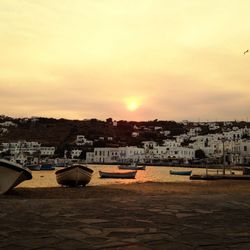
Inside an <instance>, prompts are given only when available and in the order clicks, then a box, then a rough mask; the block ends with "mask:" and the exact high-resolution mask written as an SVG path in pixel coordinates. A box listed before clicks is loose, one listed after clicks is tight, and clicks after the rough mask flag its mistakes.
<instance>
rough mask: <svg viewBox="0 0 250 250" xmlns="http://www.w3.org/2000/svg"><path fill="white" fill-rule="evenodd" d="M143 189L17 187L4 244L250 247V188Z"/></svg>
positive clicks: (2, 202)
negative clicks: (242, 191)
mask: <svg viewBox="0 0 250 250" xmlns="http://www.w3.org/2000/svg"><path fill="white" fill-rule="evenodd" d="M138 185H139V186H140V188H142V189H143V188H144V185H143V184H138ZM150 185H152V186H154V187H155V186H157V185H158V184H148V185H147V187H145V189H146V190H151V187H150ZM159 185H160V184H159ZM161 185H162V184H161ZM137 189H138V188H136V189H133V188H132V189H131V188H126V187H124V188H114V189H112V188H109V189H107V188H103V187H88V188H86V189H75V190H73V191H69V189H63V188H61V189H60V188H58V189H55V190H54V191H52V193H51V190H46V189H44V190H38V189H37V190H35V189H33V190H32V189H31V190H28V189H15V190H13V191H12V192H11V193H10V194H8V195H5V196H2V197H1V198H0V222H1V223H0V249H20V250H21V249H46V250H50V249H51V250H52V249H131V250H132V249H139V250H140V249H141V250H142V249H157V250H158V249H164V250H165V249H178V250H180V249H250V199H249V198H250V194H249V193H247V192H246V193H239V192H235V193H229V192H227V193H225V194H224V193H221V192H219V193H216V191H215V192H212V193H211V192H208V193H206V192H194V193H185V192H184V193H180V192H176V193H175V192H163V191H164V188H163V189H162V188H161V186H159V187H158V188H157V190H158V191H157V190H153V191H152V190H151V191H145V192H138V190H137ZM61 190H64V191H61ZM65 190H66V191H65ZM159 190H163V191H159ZM249 191H250V190H249ZM46 192H48V195H47V196H46V194H45V193H46ZM66 192H67V193H69V194H71V195H69V196H68V197H67V198H64V197H62V193H63V194H64V193H66ZM77 193H78V194H81V195H78V196H80V198H77ZM34 194H35V195H34ZM59 194H61V196H60V195H59ZM92 194H93V195H92ZM36 197H37V198H36ZM57 197H59V198H57ZM92 197H93V198H92Z"/></svg>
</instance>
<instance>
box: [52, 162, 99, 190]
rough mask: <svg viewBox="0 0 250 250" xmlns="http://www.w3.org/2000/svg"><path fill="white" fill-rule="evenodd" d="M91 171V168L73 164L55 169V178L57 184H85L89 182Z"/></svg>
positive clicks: (73, 185)
mask: <svg viewBox="0 0 250 250" xmlns="http://www.w3.org/2000/svg"><path fill="white" fill-rule="evenodd" d="M93 172H94V171H93V170H92V169H90V168H88V167H86V166H84V165H81V164H74V165H72V166H70V167H66V168H63V169H59V170H57V171H56V180H57V182H58V184H60V185H63V186H71V187H75V186H86V185H87V184H88V183H89V182H90V180H91V177H92V174H93Z"/></svg>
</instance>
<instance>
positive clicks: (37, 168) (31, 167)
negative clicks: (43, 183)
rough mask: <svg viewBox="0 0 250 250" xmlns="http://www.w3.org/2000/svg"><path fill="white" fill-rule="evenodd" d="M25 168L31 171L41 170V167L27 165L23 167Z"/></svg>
mask: <svg viewBox="0 0 250 250" xmlns="http://www.w3.org/2000/svg"><path fill="white" fill-rule="evenodd" d="M25 167H26V168H28V169H30V170H32V171H40V170H41V165H38V164H37V165H27V166H25Z"/></svg>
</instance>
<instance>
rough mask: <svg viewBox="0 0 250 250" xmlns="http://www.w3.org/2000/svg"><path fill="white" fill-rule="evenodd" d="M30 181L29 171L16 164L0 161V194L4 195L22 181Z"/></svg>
mask: <svg viewBox="0 0 250 250" xmlns="http://www.w3.org/2000/svg"><path fill="white" fill-rule="evenodd" d="M30 179H32V174H31V171H30V170H29V169H26V168H24V167H22V166H21V165H19V164H17V163H13V162H10V161H7V160H3V159H1V160H0V194H4V193H6V192H7V191H9V190H10V189H12V188H14V187H15V186H17V185H18V184H20V183H21V182H23V181H26V180H30Z"/></svg>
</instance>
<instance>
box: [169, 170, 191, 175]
mask: <svg viewBox="0 0 250 250" xmlns="http://www.w3.org/2000/svg"><path fill="white" fill-rule="evenodd" d="M169 172H170V174H172V175H191V174H192V170H186V171H185V170H184V171H183V170H182V171H177V170H170V171H169Z"/></svg>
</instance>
